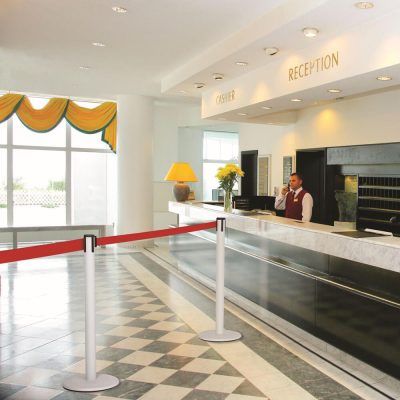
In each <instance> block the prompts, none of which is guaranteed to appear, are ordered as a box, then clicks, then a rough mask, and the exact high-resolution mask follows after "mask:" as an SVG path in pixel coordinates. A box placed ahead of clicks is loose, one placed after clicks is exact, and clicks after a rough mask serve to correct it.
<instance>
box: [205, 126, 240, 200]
mask: <svg viewBox="0 0 400 400" xmlns="http://www.w3.org/2000/svg"><path fill="white" fill-rule="evenodd" d="M238 153H239V134H238V133H231V132H211V131H205V132H204V137H203V200H205V201H211V200H218V185H219V183H218V180H217V178H216V177H215V174H216V173H217V171H218V168H219V167H223V166H224V165H225V164H227V163H232V164H237V163H238ZM234 190H237V184H236V186H235V187H234Z"/></svg>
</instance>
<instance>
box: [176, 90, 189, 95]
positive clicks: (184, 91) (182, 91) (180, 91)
mask: <svg viewBox="0 0 400 400" xmlns="http://www.w3.org/2000/svg"><path fill="white" fill-rule="evenodd" d="M178 93H180V94H186V93H187V92H186V90H179V91H178Z"/></svg>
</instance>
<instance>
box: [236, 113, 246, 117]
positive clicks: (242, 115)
mask: <svg viewBox="0 0 400 400" xmlns="http://www.w3.org/2000/svg"><path fill="white" fill-rule="evenodd" d="M237 115H240V116H241V117H245V116H246V115H247V114H246V113H237Z"/></svg>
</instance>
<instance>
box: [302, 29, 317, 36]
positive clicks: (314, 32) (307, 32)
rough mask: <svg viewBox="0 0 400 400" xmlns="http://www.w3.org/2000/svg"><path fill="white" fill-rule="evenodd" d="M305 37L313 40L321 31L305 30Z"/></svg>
mask: <svg viewBox="0 0 400 400" xmlns="http://www.w3.org/2000/svg"><path fill="white" fill-rule="evenodd" d="M303 33H304V36H306V37H308V38H312V37H315V36H317V35H318V33H319V30H318V29H317V28H304V29H303Z"/></svg>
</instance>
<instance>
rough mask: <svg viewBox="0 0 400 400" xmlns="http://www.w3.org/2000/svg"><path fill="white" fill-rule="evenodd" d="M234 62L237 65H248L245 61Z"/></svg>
mask: <svg viewBox="0 0 400 400" xmlns="http://www.w3.org/2000/svg"><path fill="white" fill-rule="evenodd" d="M235 64H236V65H239V67H246V66H247V65H249V63H248V62H246V61H236V63H235Z"/></svg>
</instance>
